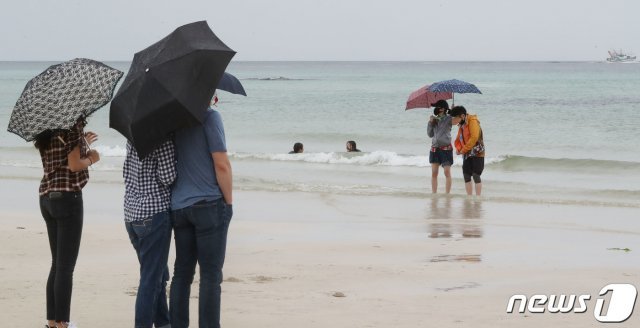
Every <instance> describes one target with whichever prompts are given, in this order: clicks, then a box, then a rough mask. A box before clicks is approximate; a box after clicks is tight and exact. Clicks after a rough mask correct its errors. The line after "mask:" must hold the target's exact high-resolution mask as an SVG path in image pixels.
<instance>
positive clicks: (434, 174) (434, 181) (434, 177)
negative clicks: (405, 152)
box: [431, 163, 440, 194]
mask: <svg viewBox="0 0 640 328" xmlns="http://www.w3.org/2000/svg"><path fill="white" fill-rule="evenodd" d="M439 167H440V164H437V163H432V164H431V192H432V193H434V194H435V193H437V192H438V168H439Z"/></svg>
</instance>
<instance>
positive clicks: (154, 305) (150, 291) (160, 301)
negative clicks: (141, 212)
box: [125, 211, 171, 328]
mask: <svg viewBox="0 0 640 328" xmlns="http://www.w3.org/2000/svg"><path fill="white" fill-rule="evenodd" d="M125 226H126V228H127V232H128V233H129V239H131V244H133V248H135V250H136V254H137V255H138V261H139V262H140V284H139V286H138V295H137V296H136V319H135V327H136V328H151V327H152V326H153V324H155V326H156V327H170V326H169V322H170V319H169V309H168V306H167V291H166V286H167V280H169V267H168V266H167V260H168V258H169V247H170V245H171V217H170V215H169V212H168V211H165V212H160V213H157V214H154V215H153V216H151V217H149V218H147V219H144V220H141V221H133V222H125Z"/></svg>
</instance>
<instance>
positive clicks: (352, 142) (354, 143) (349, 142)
mask: <svg viewBox="0 0 640 328" xmlns="http://www.w3.org/2000/svg"><path fill="white" fill-rule="evenodd" d="M347 143H348V144H349V145H350V146H351V149H352V150H356V149H358V147H356V142H355V141H353V140H349V141H347Z"/></svg>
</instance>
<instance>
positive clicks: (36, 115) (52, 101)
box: [7, 58, 122, 141]
mask: <svg viewBox="0 0 640 328" xmlns="http://www.w3.org/2000/svg"><path fill="white" fill-rule="evenodd" d="M121 77H122V72H120V71H119V70H117V69H114V68H111V67H109V66H107V65H105V64H103V63H100V62H97V61H94V60H91V59H86V58H76V59H73V60H70V61H66V62H63V63H60V64H56V65H53V66H50V67H49V68H47V69H46V70H45V71H44V72H42V73H40V74H39V75H38V76H36V77H34V78H33V79H31V80H30V81H29V82H27V85H26V86H25V87H24V90H23V91H22V94H21V95H20V98H18V101H17V102H16V105H15V106H14V107H13V112H12V113H11V119H10V120H9V127H8V129H7V130H8V131H9V132H12V133H15V134H17V135H19V136H20V137H22V138H23V139H25V140H26V141H32V140H34V139H35V137H36V136H37V135H38V134H40V133H41V132H44V131H46V130H58V129H69V128H71V127H72V126H73V125H74V124H75V123H76V121H77V120H78V118H79V117H80V116H85V117H87V116H89V115H91V114H92V113H93V112H95V111H96V110H98V109H99V108H100V107H102V106H104V105H106V104H107V103H108V102H109V101H110V100H111V97H112V95H113V89H114V88H115V86H116V84H117V83H118V80H120V78H121Z"/></svg>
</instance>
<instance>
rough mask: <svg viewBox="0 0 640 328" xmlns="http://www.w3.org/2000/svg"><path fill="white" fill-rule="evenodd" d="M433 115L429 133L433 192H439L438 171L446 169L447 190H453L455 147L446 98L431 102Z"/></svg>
mask: <svg viewBox="0 0 640 328" xmlns="http://www.w3.org/2000/svg"><path fill="white" fill-rule="evenodd" d="M431 106H433V107H434V109H433V115H432V116H431V117H430V118H429V124H428V126H427V135H428V136H429V137H430V138H431V151H430V152H429V163H431V192H433V193H434V194H435V193H437V192H438V171H439V168H440V166H442V168H443V169H444V176H445V191H446V193H447V194H448V193H449V192H450V191H451V165H452V164H453V147H452V146H451V116H449V115H447V111H449V104H448V103H447V102H446V101H445V100H438V101H437V102H435V103H433V104H431Z"/></svg>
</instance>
